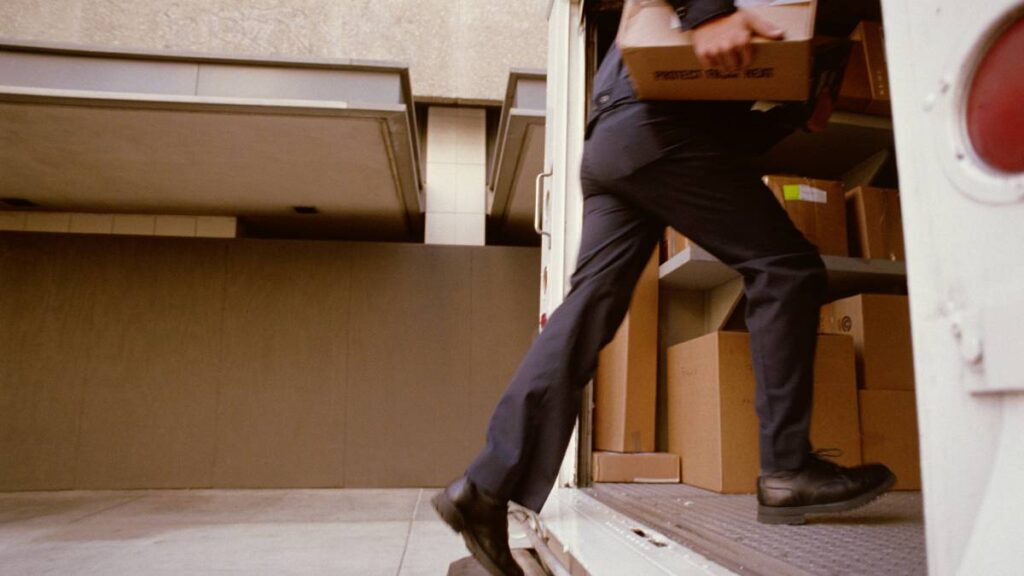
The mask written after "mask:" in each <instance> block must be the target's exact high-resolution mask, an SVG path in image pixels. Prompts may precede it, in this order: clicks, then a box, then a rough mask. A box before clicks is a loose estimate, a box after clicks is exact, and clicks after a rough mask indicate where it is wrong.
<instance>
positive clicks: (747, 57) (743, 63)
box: [740, 44, 754, 68]
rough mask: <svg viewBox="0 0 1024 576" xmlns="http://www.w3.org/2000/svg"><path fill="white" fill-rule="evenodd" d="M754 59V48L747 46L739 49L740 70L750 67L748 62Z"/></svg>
mask: <svg viewBox="0 0 1024 576" xmlns="http://www.w3.org/2000/svg"><path fill="white" fill-rule="evenodd" d="M753 59H754V47H753V46H751V45H750V44H747V45H746V46H744V47H743V48H741V49H740V68H746V67H747V66H750V61H751V60H753Z"/></svg>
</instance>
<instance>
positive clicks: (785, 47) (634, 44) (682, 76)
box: [616, 0, 817, 100]
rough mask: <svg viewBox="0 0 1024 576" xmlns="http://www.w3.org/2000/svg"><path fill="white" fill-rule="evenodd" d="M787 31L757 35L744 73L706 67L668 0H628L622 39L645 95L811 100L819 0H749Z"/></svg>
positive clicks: (657, 97) (636, 86) (624, 57)
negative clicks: (772, 37)
mask: <svg viewBox="0 0 1024 576" xmlns="http://www.w3.org/2000/svg"><path fill="white" fill-rule="evenodd" d="M747 4H749V5H750V6H749V7H748V8H747V9H748V10H751V11H754V12H757V13H759V14H760V15H761V16H763V17H764V18H766V19H768V20H770V21H771V22H773V23H774V24H776V25H777V26H779V27H780V28H782V29H783V30H784V31H785V33H786V35H785V39H783V40H779V41H772V40H767V39H764V38H755V39H754V57H753V60H752V61H751V63H750V66H749V67H748V68H746V69H745V70H742V71H739V72H723V71H721V70H718V69H708V70H705V69H704V68H703V67H701V65H700V62H699V61H698V60H697V55H696V54H695V53H694V50H693V39H692V36H693V34H692V32H690V31H683V30H682V26H681V24H680V22H679V18H678V17H677V16H676V14H675V12H674V11H673V10H672V7H671V6H670V5H669V4H668V3H667V2H665V1H664V0H627V1H626V4H625V6H624V7H623V9H622V20H621V24H620V26H619V33H618V37H617V40H616V41H617V43H618V46H619V50H620V51H621V52H622V60H623V62H624V63H625V65H626V68H627V69H628V70H629V75H630V79H631V80H632V81H633V88H634V90H635V91H636V94H637V96H638V97H639V98H641V99H646V100H806V99H807V95H808V93H809V90H810V75H811V38H812V37H813V36H814V17H815V12H816V9H817V2H816V1H815V0H808V1H803V2H800V1H797V2H790V1H786V2H785V3H783V2H780V1H778V0H776V1H772V0H748V2H747Z"/></svg>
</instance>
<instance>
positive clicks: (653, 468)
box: [592, 251, 679, 482]
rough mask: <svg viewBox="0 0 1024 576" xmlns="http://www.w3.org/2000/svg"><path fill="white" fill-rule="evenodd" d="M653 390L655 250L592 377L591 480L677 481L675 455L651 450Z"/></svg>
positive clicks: (655, 364)
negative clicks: (627, 308)
mask: <svg viewBox="0 0 1024 576" xmlns="http://www.w3.org/2000/svg"><path fill="white" fill-rule="evenodd" d="M657 388H658V252H657V251H655V252H654V254H652V256H651V259H650V261H648V263H647V266H646V267H645V268H644V271H643V272H642V273H641V275H640V279H639V281H638V282H637V285H636V289H635V290H634V291H633V299H632V301H631V302H630V306H629V312H628V313H627V314H626V318H625V319H624V320H623V322H622V325H621V326H620V327H619V330H618V332H616V334H615V338H613V339H612V341H611V342H609V343H608V345H607V346H605V348H604V350H602V351H601V355H600V356H599V358H598V366H597V373H596V374H595V375H594V438H593V448H594V450H595V452H594V459H593V470H592V471H593V477H594V481H595V482H678V481H679V459H678V457H676V456H674V455H672V454H658V453H655V452H654V433H655V426H654V424H655V422H654V417H655V408H656V406H655V404H656V401H657V400H656V398H657Z"/></svg>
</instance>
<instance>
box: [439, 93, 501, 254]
mask: <svg viewBox="0 0 1024 576" xmlns="http://www.w3.org/2000/svg"><path fill="white" fill-rule="evenodd" d="M428 115H429V119H428V122H427V220H426V243H427V244H463V245H471V246H483V245H484V243H485V240H484V236H485V234H484V230H485V223H486V214H485V210H486V198H487V191H486V186H487V183H486V178H487V172H486V162H487V153H486V150H487V139H486V138H487V122H486V115H485V111H484V110H483V109H482V108H452V107H443V106H433V107H431V108H430V109H429V112H428Z"/></svg>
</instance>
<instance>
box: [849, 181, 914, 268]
mask: <svg viewBox="0 0 1024 576" xmlns="http://www.w3.org/2000/svg"><path fill="white" fill-rule="evenodd" d="M846 217H847V222H846V223H847V228H848V230H849V240H850V241H849V244H850V256H858V257H861V258H880V259H884V260H905V259H906V255H905V253H904V250H903V217H902V214H901V212H900V194H899V191H898V190H892V189H889V188H871V187H868V186H860V187H857V188H854V189H853V190H850V191H848V192H847V193H846Z"/></svg>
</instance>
